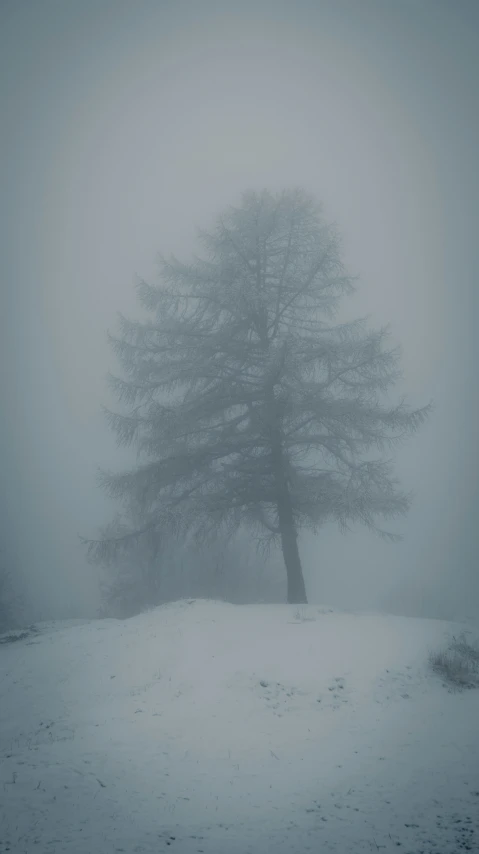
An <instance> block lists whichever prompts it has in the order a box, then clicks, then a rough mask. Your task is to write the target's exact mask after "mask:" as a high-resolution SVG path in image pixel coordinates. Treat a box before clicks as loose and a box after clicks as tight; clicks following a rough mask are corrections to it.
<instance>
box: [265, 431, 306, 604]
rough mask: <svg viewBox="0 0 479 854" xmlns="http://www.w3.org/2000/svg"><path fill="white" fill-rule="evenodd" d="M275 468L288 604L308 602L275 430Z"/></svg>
mask: <svg viewBox="0 0 479 854" xmlns="http://www.w3.org/2000/svg"><path fill="white" fill-rule="evenodd" d="M271 451H272V458H273V470H274V476H275V481H276V489H277V506H278V522H279V530H280V535H281V548H282V550H283V558H284V563H285V566H286V576H287V579H288V603H289V604H290V605H306V604H307V602H308V599H307V597H306V587H305V584H304V577H303V569H302V566H301V559H300V557H299V549H298V535H297V533H296V525H295V522H294V515H293V505H292V503H291V495H290V491H289V485H288V480H287V477H286V473H285V466H284V458H283V449H282V444H281V437H280V435H279V431H277V430H276V429H273V430H272V446H271Z"/></svg>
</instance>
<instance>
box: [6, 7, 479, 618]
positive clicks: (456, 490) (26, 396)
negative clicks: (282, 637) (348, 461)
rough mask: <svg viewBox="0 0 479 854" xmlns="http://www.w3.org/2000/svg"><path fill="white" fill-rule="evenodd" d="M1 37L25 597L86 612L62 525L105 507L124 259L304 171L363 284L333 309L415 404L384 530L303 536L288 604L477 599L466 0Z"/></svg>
mask: <svg viewBox="0 0 479 854" xmlns="http://www.w3.org/2000/svg"><path fill="white" fill-rule="evenodd" d="M0 30H1V33H2V34H1V36H0V39H1V41H2V44H1V45H0V55H1V63H2V70H1V75H0V87H1V106H2V113H1V116H2V125H4V130H3V131H2V148H3V153H2V157H1V164H2V172H3V173H4V174H3V175H2V181H3V185H4V187H5V191H4V192H3V193H2V201H3V204H2V229H1V240H2V242H3V244H4V245H3V247H2V255H1V257H2V262H3V292H2V296H3V298H4V303H3V307H2V312H1V319H2V325H3V326H2V336H1V340H2V347H3V358H2V368H3V371H2V375H3V378H4V391H3V395H2V400H3V401H4V406H3V407H2V409H3V413H2V422H1V430H2V448H3V451H4V454H3V457H4V459H3V472H4V476H3V478H2V482H3V484H4V489H3V496H2V502H3V505H4V506H3V507H2V523H3V525H4V532H2V540H3V541H4V542H5V544H6V550H7V552H8V554H9V556H10V559H12V560H15V561H16V563H17V564H18V566H20V567H21V568H22V569H23V572H24V574H25V575H26V577H27V578H28V583H29V585H30V587H31V589H32V590H33V591H34V596H35V598H36V600H37V602H38V606H39V608H40V609H42V610H43V612H44V613H45V614H46V615H47V614H48V615H50V614H53V613H58V612H60V611H61V609H64V608H67V607H68V608H70V607H76V608H78V609H79V610H81V609H86V608H89V607H91V605H92V603H93V602H94V583H93V582H92V576H91V572H92V571H91V569H90V568H88V567H87V566H86V565H85V560H84V556H83V553H82V551H81V549H80V548H79V546H78V543H77V533H78V532H81V533H84V534H92V533H94V531H95V528H96V527H97V525H98V524H99V523H101V522H102V521H103V520H104V519H105V517H106V515H108V514H109V513H110V512H111V511H110V508H108V506H107V504H106V502H105V500H104V499H103V498H102V496H101V494H100V493H99V492H98V490H97V489H96V486H95V483H94V478H95V472H96V469H97V467H98V466H100V465H101V466H108V465H112V466H113V465H118V464H119V463H120V461H121V457H120V455H119V452H118V451H117V450H116V449H115V445H114V439H113V436H111V435H110V434H109V433H108V432H107V429H106V426H105V425H104V423H103V420H102V416H101V414H100V405H101V403H102V402H105V401H106V388H105V375H106V372H107V371H108V370H109V369H110V368H111V367H114V361H113V358H112V356H111V354H110V353H109V350H108V347H107V344H106V330H107V328H112V327H113V326H114V323H115V313H116V312H117V311H122V312H124V313H126V314H129V315H132V314H134V313H135V311H136V307H135V302H134V294H133V287H132V285H133V281H134V277H135V274H141V275H143V276H146V277H148V276H151V275H152V274H153V272H154V261H155V256H156V253H157V252H158V251H162V252H164V253H166V254H168V253H169V252H170V251H174V252H177V253H178V254H179V255H180V256H181V255H188V253H189V251H190V249H191V248H193V244H194V236H195V229H196V227H197V226H203V225H207V224H208V222H209V221H210V220H211V218H212V217H213V216H214V215H215V214H216V213H217V212H219V211H220V210H221V209H222V208H223V207H224V206H225V205H228V204H229V203H235V202H236V201H237V200H238V198H239V196H240V194H241V192H242V191H243V190H245V189H249V188H263V187H268V188H271V189H280V188H282V187H289V186H294V185H302V186H304V187H306V188H307V189H308V190H310V191H311V192H313V193H314V194H315V195H317V196H318V197H319V198H320V199H321V200H322V201H323V203H324V206H325V212H326V214H327V216H328V218H330V219H333V220H335V221H336V222H337V223H338V225H339V227H340V229H341V231H342V233H343V235H344V244H345V257H346V260H347V263H348V265H349V268H350V270H351V272H357V273H359V274H360V276H361V281H360V284H359V288H358V292H357V294H356V296H355V297H354V298H353V300H351V302H350V305H349V306H348V307H347V311H348V313H351V314H353V315H364V314H370V315H371V318H372V321H373V322H374V323H375V324H382V323H385V322H391V325H392V333H393V336H394V339H395V340H397V341H399V342H400V343H401V344H402V346H403V350H404V357H403V367H404V383H403V388H402V389H401V390H404V391H406V392H407V393H408V394H409V396H410V399H411V401H412V402H413V403H421V402H427V401H428V400H429V399H430V398H434V400H435V403H436V411H435V414H434V416H433V417H432V418H431V421H430V423H429V424H428V425H427V426H426V428H424V429H423V430H422V432H421V434H420V435H419V436H418V437H417V438H416V439H413V440H411V441H410V442H409V444H408V446H407V448H405V449H404V450H402V451H401V453H400V455H399V457H398V472H399V474H400V475H401V477H402V478H403V481H404V484H405V485H406V486H407V487H408V488H409V487H410V488H413V489H414V490H415V492H416V500H415V503H414V505H413V508H412V510H411V513H410V515H409V518H408V520H407V521H405V522H403V523H401V525H400V527H401V530H402V531H403V533H404V541H403V542H402V543H401V544H400V545H398V546H397V545H396V546H393V545H385V544H384V543H382V542H378V541H376V540H375V539H374V538H372V537H371V535H369V534H367V533H364V532H358V533H357V534H356V533H355V534H354V535H350V536H349V537H347V538H346V539H343V538H341V537H340V536H339V535H338V534H337V533H335V532H334V531H332V530H331V531H326V532H325V533H324V535H323V536H321V537H319V538H317V539H315V540H314V539H313V538H311V537H305V538H304V539H303V541H302V553H303V558H304V564H305V572H306V576H307V583H308V588H309V593H310V598H311V599H312V600H313V601H329V602H331V603H333V604H334V603H336V602H338V603H339V602H341V603H343V604H345V605H349V606H356V605H357V606H358V607H377V606H379V605H380V604H381V603H383V602H384V601H389V600H388V597H389V596H390V595H392V594H394V595H395V596H396V598H397V600H398V601H399V602H401V601H403V602H406V605H407V607H411V606H412V604H413V603H411V602H408V601H407V597H408V595H409V596H413V597H415V601H416V602H418V601H421V602H422V605H421V607H426V608H427V607H430V606H431V603H432V605H434V607H435V608H436V609H438V610H440V609H445V613H446V612H450V611H455V612H465V611H469V612H476V613H478V612H479V571H478V564H477V557H478V549H477V546H478V540H477V518H478V516H479V513H478V508H479V505H478V488H477V484H478V477H477V474H478V472H477V456H478V454H477V435H478V434H479V419H478V413H479V401H478V397H479V396H478V387H479V384H478V382H477V376H476V365H477V364H478V361H479V360H478V355H479V354H478V348H477V344H476V341H475V334H474V332H475V323H476V319H477V317H478V308H479V306H478V298H477V285H476V281H475V276H476V273H477V270H478V269H479V264H478V260H479V259H478V258H477V254H478V250H477V245H478V239H477V234H478V225H479V216H478V213H479V212H478V202H477V199H478V198H479V177H478V176H479V172H478V168H477V151H478V150H479V119H478V98H477V91H478V83H479V79H478V78H479V74H478V58H477V57H478V56H479V7H478V6H477V4H476V3H474V2H465V0H457V2H453V0H450V2H444V0H395V2H392V0H361V2H358V0H356V1H355V0H351V1H350V2H344V0H328V2H322V0H316V2H305V0H295V2H292V0H291V2H274V3H273V2H270V3H265V2H255V3H248V2H247V3H244V2H241V3H239V2H237V3H229V2H222V3H220V2H218V3H212V2H201V3H200V2H181V0H179V2H178V0H177V2H175V3H171V2H170V3H166V2H165V3H162V2H160V0H156V2H152V1H151V0H136V2H133V0H130V2H124V0H77V2H74V1H73V0H42V2H33V0H21V2H19V0H3V3H2V5H1V7H0ZM403 586H404V591H403V590H401V589H400V588H402V587H403ZM396 588H398V589H396ZM408 590H409V593H408V592H407V591H408ZM401 597H402V599H401ZM424 602H425V603H426V604H424Z"/></svg>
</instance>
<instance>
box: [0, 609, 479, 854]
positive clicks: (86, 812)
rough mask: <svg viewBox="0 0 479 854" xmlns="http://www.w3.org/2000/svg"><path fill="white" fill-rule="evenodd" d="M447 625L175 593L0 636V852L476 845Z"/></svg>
mask: <svg viewBox="0 0 479 854" xmlns="http://www.w3.org/2000/svg"><path fill="white" fill-rule="evenodd" d="M461 628H463V627H458V626H455V625H453V624H451V623H444V622H439V621H434V620H417V619H408V618H400V617H390V616H380V615H359V614H345V613H337V612H333V611H331V610H328V609H321V608H317V607H315V606H305V607H301V608H300V609H298V608H297V607H295V606H277V605H275V606H259V605H258V606H232V605H227V604H223V603H218V602H209V601H194V602H185V601H183V602H178V603H174V604H171V605H167V606H163V607H161V608H157V609H156V610H154V611H151V612H149V613H147V614H143V615H141V616H139V617H135V618H133V619H131V620H128V621H124V622H120V621H116V620H101V621H100V620H98V621H92V622H88V623H84V624H77V623H72V624H62V623H53V624H45V625H43V626H41V627H40V632H39V633H38V634H35V635H33V636H31V637H30V638H27V639H24V640H21V641H18V642H16V643H11V644H3V645H2V646H0V726H1V730H0V732H1V744H0V854H3V852H6V851H11V852H15V854H22V852H28V854H29V852H37V854H59V852H64V851H66V852H69V854H110V852H126V854H133V852H135V853H136V852H145V854H162V852H164V851H166V850H168V851H175V852H176V854H196V852H204V854H246V852H252V854H266V853H267V852H271V854H273V852H278V854H286V852H288V854H291V852H294V854H300V853H301V852H307V851H311V852H328V851H334V852H338V854H348V852H363V851H365V852H371V851H372V852H376V851H380V852H391V851H403V852H405V854H420V852H424V854H455V852H459V851H462V850H472V851H479V750H478V747H479V691H473V690H471V691H464V692H457V693H454V692H452V693H451V692H448V690H447V689H446V688H445V687H444V686H443V685H442V684H441V681H440V679H438V678H437V677H436V676H434V674H431V673H430V671H429V669H428V655H429V653H430V651H431V650H434V649H436V648H438V647H440V646H441V645H443V644H444V642H445V640H447V638H448V637H450V636H451V635H452V634H453V633H454V632H456V631H458V630H459V631H460V629H461Z"/></svg>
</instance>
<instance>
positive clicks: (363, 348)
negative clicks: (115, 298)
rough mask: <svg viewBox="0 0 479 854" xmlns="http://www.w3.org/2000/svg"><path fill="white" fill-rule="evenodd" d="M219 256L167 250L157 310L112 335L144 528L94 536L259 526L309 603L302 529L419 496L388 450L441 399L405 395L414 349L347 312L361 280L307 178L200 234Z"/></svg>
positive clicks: (369, 520)
mask: <svg viewBox="0 0 479 854" xmlns="http://www.w3.org/2000/svg"><path fill="white" fill-rule="evenodd" d="M200 239H201V242H202V246H203V247H204V250H205V252H204V257H202V258H196V257H195V258H194V259H193V260H192V262H191V263H188V264H187V263H182V262H181V261H178V260H177V259H176V258H174V257H173V258H171V259H170V260H165V259H164V258H161V259H160V268H161V277H160V283H159V284H158V285H155V286H152V285H150V284H147V283H146V282H144V281H141V282H139V284H138V286H137V287H138V296H139V300H140V302H141V304H142V306H143V307H144V308H145V309H146V310H147V312H148V313H149V317H150V320H148V321H145V322H140V321H137V322H135V321H131V320H127V319H125V318H124V317H121V318H120V331H119V333H118V335H117V336H116V337H111V342H112V345H113V347H114V349H115V351H116V353H117V355H118V357H119V359H120V362H121V365H122V367H123V371H124V376H123V378H118V377H112V378H110V379H111V384H112V386H113V389H114V391H115V392H116V394H117V396H118V399H119V401H121V402H122V403H123V404H126V406H127V411H126V412H123V413H112V412H108V413H107V416H108V419H109V422H110V424H111V427H112V428H113V430H114V431H115V432H116V435H117V438H118V440H119V442H120V443H122V444H132V445H135V446H136V448H137V451H138V465H137V467H136V468H135V469H134V470H132V471H128V472H126V473H119V474H118V473H117V474H110V473H102V474H101V483H102V486H103V487H104V488H105V489H106V491H107V492H108V493H109V494H110V496H112V497H115V498H117V499H121V500H122V501H124V502H125V503H126V505H127V504H128V503H129V502H131V501H132V500H133V501H134V503H135V506H137V507H139V508H140V515H141V518H142V526H141V527H140V528H137V529H136V530H133V529H132V530H130V531H128V530H120V529H118V528H116V529H110V530H109V531H105V532H103V536H102V538H101V539H100V540H97V541H94V542H91V543H90V553H91V554H92V555H93V556H94V557H96V558H97V559H100V560H101V559H104V558H105V557H107V556H108V555H111V554H112V553H114V552H115V550H117V549H118V548H121V547H122V545H123V544H124V543H125V542H127V541H128V539H129V538H130V537H138V536H141V535H145V536H151V535H152V533H153V534H154V532H160V531H162V530H168V529H170V530H171V529H173V530H174V531H175V532H176V534H179V535H182V536H183V535H185V534H186V533H187V532H188V533H190V534H191V533H192V532H193V533H194V534H195V535H197V536H208V535H210V534H211V533H212V532H214V531H215V530H218V529H220V528H224V527H225V528H227V529H228V530H230V529H235V528H236V527H237V526H239V525H241V524H245V525H249V526H251V528H252V529H253V532H254V534H255V535H256V536H259V537H261V536H262V535H266V536H267V537H271V538H273V539H277V541H278V542H280V544H281V548H282V553H283V556H284V563H285V567H286V574H287V584H288V602H290V603H303V602H306V601H307V599H306V591H305V584H304V579H303V572H302V567H301V561H300V556H299V551H298V542H297V535H298V531H299V530H300V529H301V528H303V527H308V528H310V529H312V530H313V531H316V530H318V528H319V527H320V526H321V525H322V524H323V523H325V522H326V521H329V520H336V521H337V522H339V524H340V525H341V527H343V528H347V527H348V525H349V524H350V523H354V522H357V521H359V522H362V523H365V524H366V525H367V526H368V527H369V528H371V529H374V530H376V531H378V532H379V533H381V534H383V535H385V536H391V537H393V536H394V535H392V534H388V533H387V532H385V531H383V530H382V529H381V528H380V527H378V523H377V520H378V519H379V518H381V517H383V518H391V517H394V516H396V515H398V514H402V513H405V512H406V510H407V508H408V506H409V502H410V498H409V496H408V495H406V494H404V493H403V492H401V490H400V489H399V487H398V483H397V481H396V479H395V478H394V476H393V473H392V469H391V464H390V462H389V461H387V460H385V459H384V458H383V457H382V455H381V454H380V455H379V457H378V456H377V453H376V455H375V453H374V452H377V451H378V450H379V451H381V450H384V449H385V448H388V447H390V446H391V445H393V444H395V443H397V442H398V441H400V440H401V439H402V438H403V437H404V436H406V435H407V434H410V433H412V432H414V431H415V430H416V428H417V427H418V426H419V425H420V424H421V422H422V421H423V420H424V418H425V416H426V414H427V409H428V408H427V407H425V408H422V409H417V410H411V409H410V408H408V407H407V406H406V405H405V404H404V403H403V402H400V403H399V404H398V405H395V406H390V405H387V403H386V402H385V401H384V393H385V392H386V391H387V390H388V389H389V387H390V386H391V385H393V384H394V382H395V381H396V380H397V378H398V376H399V373H398V361H399V353H398V351H397V350H396V349H387V348H386V347H385V339H386V337H387V330H385V329H382V330H380V331H369V330H368V329H367V327H366V324H365V323H364V321H362V320H360V321H355V322H352V323H339V322H336V323H334V317H335V313H336V309H337V307H338V302H339V300H340V298H341V297H342V296H343V295H345V294H349V293H351V292H352V290H353V280H352V278H351V277H350V276H348V275H347V273H346V272H345V269H344V267H343V264H342V261H341V255H340V242H339V238H338V235H337V233H336V230H335V229H334V228H333V227H331V226H329V225H327V224H325V223H324V222H323V219H322V215H321V210H320V208H319V206H318V205H317V204H316V203H315V201H314V199H313V198H311V197H310V196H309V195H307V194H306V193H304V192H302V191H301V190H293V191H285V192H282V193H280V194H278V195H273V194H270V193H268V192H262V193H254V192H249V193H246V194H245V195H244V196H243V199H242V204H241V206H240V207H239V208H230V209H229V210H228V211H227V212H226V213H225V214H224V215H222V216H220V217H219V218H218V220H217V222H216V225H215V226H214V228H213V229H212V230H211V231H208V232H201V233H200Z"/></svg>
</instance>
